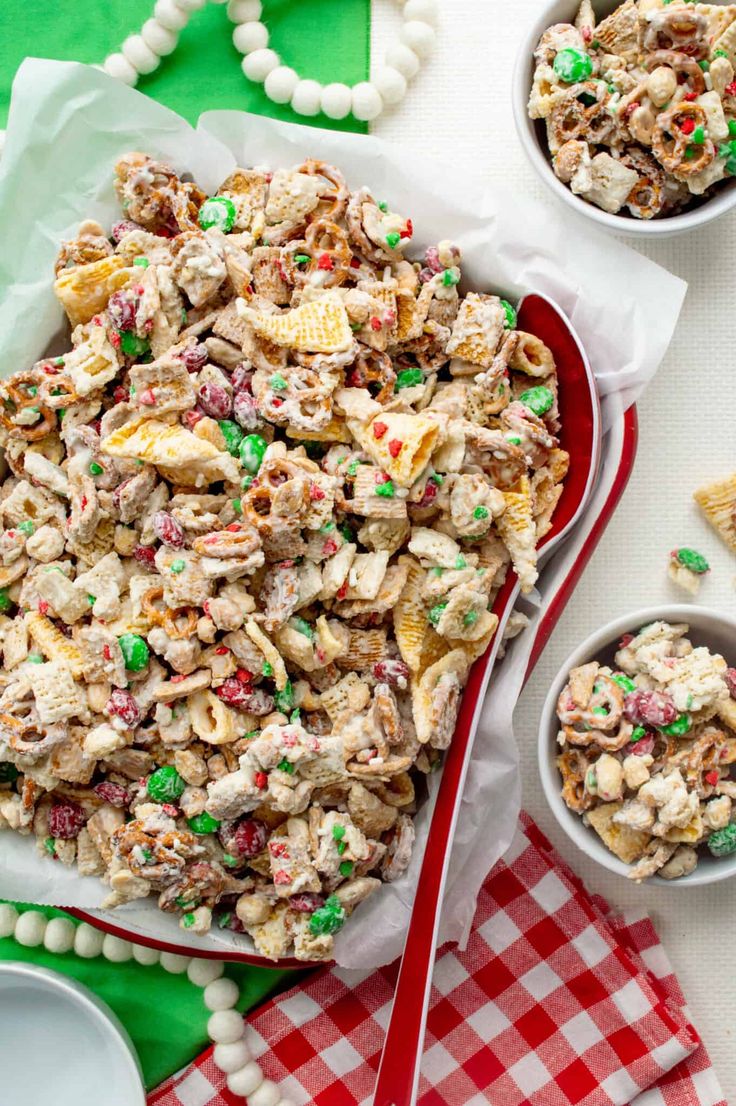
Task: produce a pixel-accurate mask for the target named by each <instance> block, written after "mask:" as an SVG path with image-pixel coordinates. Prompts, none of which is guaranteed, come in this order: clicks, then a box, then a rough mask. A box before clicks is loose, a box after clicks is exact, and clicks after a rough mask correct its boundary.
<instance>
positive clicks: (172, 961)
mask: <svg viewBox="0 0 736 1106" xmlns="http://www.w3.org/2000/svg"><path fill="white" fill-rule="evenodd" d="M190 960H191V957H190V956H178V955H177V954H176V953H175V952H162V953H161V967H162V968H163V969H164V971H167V972H170V973H171V975H183V974H184V972H185V971H186V970H187V969H188V967H189V962H190Z"/></svg>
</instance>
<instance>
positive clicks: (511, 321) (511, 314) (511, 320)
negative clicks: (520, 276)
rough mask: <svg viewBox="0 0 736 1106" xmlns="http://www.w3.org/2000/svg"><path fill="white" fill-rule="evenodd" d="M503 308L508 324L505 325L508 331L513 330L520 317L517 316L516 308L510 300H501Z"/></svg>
mask: <svg viewBox="0 0 736 1106" xmlns="http://www.w3.org/2000/svg"><path fill="white" fill-rule="evenodd" d="M501 307H502V308H503V313H504V315H505V316H506V322H505V323H504V326H505V328H506V330H513V329H514V327H515V326H516V320H517V317H518V316H517V314H516V308H515V307H512V306H511V304H510V303H509V301H508V300H501Z"/></svg>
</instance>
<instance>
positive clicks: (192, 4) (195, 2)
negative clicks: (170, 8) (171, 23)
mask: <svg viewBox="0 0 736 1106" xmlns="http://www.w3.org/2000/svg"><path fill="white" fill-rule="evenodd" d="M174 2H175V4H176V6H177V8H181V10H182V11H183V12H198V11H199V9H200V8H203V7H204V6H205V4H206V3H207V0H174Z"/></svg>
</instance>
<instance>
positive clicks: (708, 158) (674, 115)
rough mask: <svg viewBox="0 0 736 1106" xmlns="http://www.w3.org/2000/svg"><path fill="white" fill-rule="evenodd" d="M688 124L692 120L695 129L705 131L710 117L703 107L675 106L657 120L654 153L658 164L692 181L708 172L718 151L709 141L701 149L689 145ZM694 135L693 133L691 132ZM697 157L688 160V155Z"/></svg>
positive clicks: (682, 104) (653, 143)
mask: <svg viewBox="0 0 736 1106" xmlns="http://www.w3.org/2000/svg"><path fill="white" fill-rule="evenodd" d="M686 120H692V122H693V124H694V126H695V127H705V125H706V123H707V121H708V117H707V115H706V114H705V111H704V109H703V108H701V106H700V104H692V103H681V104H672V106H671V107H669V108H668V109H667V111H663V112H662V113H661V114H660V115H658V116H657V122H656V123H655V126H654V140H653V142H652V149H653V150H654V154H655V157H656V158H657V160H658V161H659V162H660V163H661V164H662V165H663V166H664V167H665V169H667V170H668V171H669V172H670V173H675V174H677V175H678V176H679V177H691V176H693V175H694V174H695V173H700V172H701V171H702V170H703V169H706V168H707V167H708V166H709V165H710V163H711V162H712V161H713V159H714V158H715V156H716V148H715V146H714V145H713V143H712V142H711V140H710V139H709V138H706V140H705V142H703V144H702V146H697V145H695V144H694V143H692V142H689V141H688V135H687V134H685V133H684V132H683V130H682V126H683V124H684V123H685V121H686ZM689 133H690V134H692V131H690V132H689ZM691 151H692V152H693V153H694V156H693V157H690V158H688V157H687V154H688V153H689V152H691Z"/></svg>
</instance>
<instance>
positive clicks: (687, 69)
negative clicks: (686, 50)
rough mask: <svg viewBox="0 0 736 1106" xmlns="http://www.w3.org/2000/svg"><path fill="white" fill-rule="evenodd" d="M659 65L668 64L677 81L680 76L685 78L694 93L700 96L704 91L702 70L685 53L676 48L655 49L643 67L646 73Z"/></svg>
mask: <svg viewBox="0 0 736 1106" xmlns="http://www.w3.org/2000/svg"><path fill="white" fill-rule="evenodd" d="M660 65H668V66H669V67H670V69H674V71H675V76H676V77H677V78H678V82H679V80H680V78H681V77H682V78H684V79H686V80H687V81H688V83H689V84H690V86H691V88H692V91H693V92H694V93H696V95H698V96H701V95H702V94H703V93H704V92H705V77H704V76H703V70H702V69H701V68H700V66H699V65H698V63H697V62H696V61H693V59H692V58H689V57H688V56H687V54H682V53H679V52H678V51H677V50H655V52H654V53H653V54H650V55H649V57H648V58H646V59H645V60H644V68H645V69H646V70H647V72H648V73H651V72H652V70H654V69H658V68H659V66H660Z"/></svg>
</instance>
